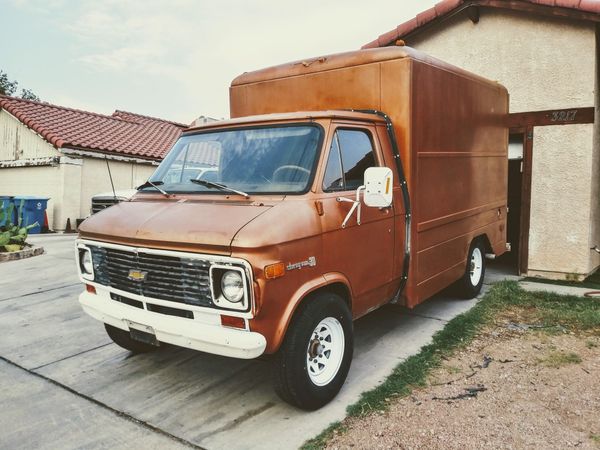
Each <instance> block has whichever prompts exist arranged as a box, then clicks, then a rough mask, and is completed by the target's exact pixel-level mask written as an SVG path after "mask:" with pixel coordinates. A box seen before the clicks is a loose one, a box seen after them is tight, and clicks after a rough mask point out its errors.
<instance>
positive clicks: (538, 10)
mask: <svg viewBox="0 0 600 450" xmlns="http://www.w3.org/2000/svg"><path fill="white" fill-rule="evenodd" d="M548 1H549V0H531V1H521V0H445V1H442V2H440V3H438V4H437V5H435V6H434V7H433V8H430V9H428V10H425V11H423V12H422V13H420V14H418V15H417V16H416V17H415V18H413V19H411V20H409V21H407V22H404V23H402V24H400V25H398V26H397V27H396V28H395V29H393V30H390V31H388V32H387V33H384V34H382V35H380V36H379V37H378V38H377V39H375V40H374V41H371V42H369V43H367V44H365V45H363V46H362V47H361V48H362V49H367V48H376V47H385V46H388V45H392V44H394V43H395V42H396V41H397V40H398V39H410V38H411V37H413V36H414V35H416V34H418V33H421V32H424V31H426V30H427V29H429V28H430V27H433V26H435V25H437V24H440V23H442V22H444V21H446V20H448V19H450V18H452V17H454V16H455V15H457V14H459V13H461V12H462V11H464V10H466V9H469V8H472V7H474V8H477V7H484V8H492V9H503V10H511V11H519V12H526V13H532V14H538V15H542V16H545V17H555V18H563V19H573V20H582V21H587V22H596V23H600V2H598V1H596V0H581V2H579V1H576V2H573V4H574V5H575V3H577V4H578V5H579V6H578V7H577V8H575V7H567V6H553V5H550V4H549V3H546V2H548Z"/></svg>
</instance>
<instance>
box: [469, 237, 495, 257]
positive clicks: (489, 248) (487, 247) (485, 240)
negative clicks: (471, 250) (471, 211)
mask: <svg viewBox="0 0 600 450" xmlns="http://www.w3.org/2000/svg"><path fill="white" fill-rule="evenodd" d="M478 239H479V240H481V242H483V246H484V247H485V251H486V253H493V252H494V249H493V248H492V244H491V243H490V239H489V238H488V236H487V234H480V235H479V236H477V237H475V238H473V240H474V241H475V240H478Z"/></svg>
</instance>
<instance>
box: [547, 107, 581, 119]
mask: <svg viewBox="0 0 600 450" xmlns="http://www.w3.org/2000/svg"><path fill="white" fill-rule="evenodd" d="M576 115H577V110H576V109H572V110H570V111H553V112H552V119H550V120H552V122H572V121H573V120H575V116H576Z"/></svg>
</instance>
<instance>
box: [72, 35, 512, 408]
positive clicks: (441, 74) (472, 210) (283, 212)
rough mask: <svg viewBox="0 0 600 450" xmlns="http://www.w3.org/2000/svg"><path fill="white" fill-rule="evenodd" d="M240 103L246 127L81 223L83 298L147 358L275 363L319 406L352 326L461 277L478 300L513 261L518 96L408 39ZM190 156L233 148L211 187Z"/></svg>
mask: <svg viewBox="0 0 600 450" xmlns="http://www.w3.org/2000/svg"><path fill="white" fill-rule="evenodd" d="M230 95H231V99H230V102H231V114H232V117H233V119H231V120H226V121H221V122H213V123H209V124H205V125H203V126H199V127H197V128H193V129H191V130H189V131H186V132H184V133H183V135H182V136H181V138H180V139H179V140H178V141H177V143H176V144H175V145H174V147H173V149H172V150H171V151H170V152H169V154H168V155H167V156H166V158H165V159H164V161H163V162H162V163H161V164H160V166H159V167H158V169H157V170H156V172H155V173H154V174H153V175H152V177H151V178H150V181H149V183H147V184H146V185H144V186H143V187H142V188H141V189H140V191H139V192H138V193H137V194H136V195H135V196H134V197H133V198H132V199H131V201H129V202H126V203H120V204H118V205H116V206H114V207H112V208H110V209H109V210H107V211H106V212H105V213H103V214H99V215H97V216H93V217H91V218H90V219H88V220H86V221H85V222H84V223H83V224H82V225H81V227H80V229H79V232H80V239H79V240H78V242H77V249H78V251H77V254H78V268H79V275H80V277H81V280H82V282H83V283H85V284H86V290H85V291H84V292H83V293H82V294H81V296H80V303H81V305H82V306H83V308H84V309H85V311H87V312H88V313H89V314H90V315H91V316H93V317H95V318H97V319H98V320H101V321H103V322H104V323H105V327H106V330H107V332H108V335H109V336H110V337H111V338H112V339H113V340H114V342H116V343H117V344H119V345H120V346H122V347H124V348H126V349H128V350H130V351H133V352H145V351H150V350H152V349H154V348H156V346H158V345H160V344H161V343H163V342H164V343H169V344H174V345H178V346H182V347H187V348H191V349H196V350H199V351H204V352H209V353H215V354H219V355H224V356H230V357H235V358H246V359H248V358H257V357H259V356H261V355H265V354H270V355H274V358H273V363H274V364H275V367H274V370H273V374H274V383H275V389H276V391H277V392H278V394H279V395H280V396H281V398H282V399H284V400H285V401H287V402H290V403H292V404H294V405H297V406H298V407H300V408H303V409H308V410H311V409H316V408H319V407H321V406H323V405H324V404H326V403H327V402H329V401H330V400H331V399H332V398H333V397H334V396H335V395H336V394H337V393H338V391H339V390H340V388H341V387H342V385H343V383H344V381H345V379H346V376H347V374H348V371H349V369H350V363H351V360H352V352H353V320H355V319H357V318H359V317H361V316H363V315H365V314H367V313H369V312H370V311H373V310H374V309H376V308H379V307H380V306H382V305H385V304H387V303H390V302H392V303H398V304H402V305H405V306H406V307H408V308H412V307H414V306H416V305H417V304H419V303H421V302H422V301H424V300H426V299H427V298H429V297H431V296H432V295H434V294H435V293H437V292H439V291H440V290H442V289H444V288H446V287H447V286H449V285H451V284H455V287H456V289H457V291H458V292H460V294H461V295H462V296H464V297H467V298H471V297H474V296H476V295H477V294H478V293H479V291H480V289H481V286H482V283H483V279H484V274H485V256H486V254H488V255H490V256H493V255H500V254H502V253H503V252H505V250H506V212H507V209H506V194H507V186H506V180H507V174H506V171H507V145H508V133H507V129H506V128H505V126H504V120H505V117H506V114H507V109H508V94H507V91H506V89H505V88H504V87H502V86H501V85H499V84H498V83H495V82H491V81H488V80H485V79H483V78H481V77H478V76H476V75H473V74H470V73H467V72H465V71H463V70H461V69H458V68H455V67H453V66H450V65H448V64H445V63H443V62H441V61H438V60H436V59H433V58H431V57H429V56H427V55H424V54H422V53H420V52H417V51H415V50H412V49H410V48H406V47H402V48H400V47H395V48H383V49H372V50H361V51H357V52H351V53H346V54H340V55H331V56H327V57H322V58H318V59H314V60H309V61H302V62H298V63H292V64H287V65H283V66H278V67H275V68H269V69H264V70H261V71H257V72H250V73H245V74H243V75H241V76H240V77H238V78H236V79H235V80H234V81H233V83H232V86H231V89H230ZM381 111H384V112H385V113H384V112H381ZM191 148H211V149H215V150H214V152H215V153H214V154H218V164H217V165H216V169H215V170H213V171H212V173H211V179H210V180H205V179H198V178H197V177H195V176H189V175H185V174H186V172H185V171H186V170H187V167H186V161H187V160H188V158H187V155H188V152H189V151H190V149H191ZM177 174H179V176H177ZM398 345H403V343H402V342H398Z"/></svg>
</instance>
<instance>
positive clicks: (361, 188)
mask: <svg viewBox="0 0 600 450" xmlns="http://www.w3.org/2000/svg"><path fill="white" fill-rule="evenodd" d="M364 190H365V186H359V187H358V188H357V189H356V200H352V199H349V198H346V197H337V198H336V200H337V201H338V202H347V203H352V204H353V205H352V208H350V211H348V214H346V218H345V219H344V221H343V222H342V228H346V225H347V224H348V221H349V220H350V217H352V214H354V211H355V210H356V209H357V208H358V212H357V213H356V223H357V224H358V225H360V212H361V206H362V205H361V201H360V193H361V191H364Z"/></svg>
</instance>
